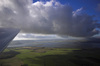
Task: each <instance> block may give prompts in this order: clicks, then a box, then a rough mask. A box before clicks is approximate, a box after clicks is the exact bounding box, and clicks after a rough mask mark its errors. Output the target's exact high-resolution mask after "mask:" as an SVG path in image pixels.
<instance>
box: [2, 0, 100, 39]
mask: <svg viewBox="0 0 100 66" xmlns="http://www.w3.org/2000/svg"><path fill="white" fill-rule="evenodd" d="M99 14H100V0H0V27H1V28H18V29H21V32H22V33H27V34H29V33H32V34H45V35H51V34H55V35H58V36H73V37H92V36H94V35H97V34H99V33H100V23H99V22H100V15H99Z"/></svg>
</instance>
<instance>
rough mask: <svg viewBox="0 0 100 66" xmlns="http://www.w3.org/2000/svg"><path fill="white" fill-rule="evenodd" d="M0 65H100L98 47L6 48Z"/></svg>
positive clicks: (0, 56) (0, 58)
mask: <svg viewBox="0 0 100 66" xmlns="http://www.w3.org/2000/svg"><path fill="white" fill-rule="evenodd" d="M0 66H100V49H96V48H95V49H68V48H45V47H18V48H7V49H6V50H5V51H4V52H3V53H2V54H1V55H0Z"/></svg>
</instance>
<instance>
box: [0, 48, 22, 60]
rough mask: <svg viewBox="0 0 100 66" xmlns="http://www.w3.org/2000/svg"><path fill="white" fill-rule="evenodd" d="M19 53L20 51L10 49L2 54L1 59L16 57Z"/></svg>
mask: <svg viewBox="0 0 100 66" xmlns="http://www.w3.org/2000/svg"><path fill="white" fill-rule="evenodd" d="M17 54H20V52H16V51H13V50H10V51H8V52H3V53H1V54H0V59H8V58H12V57H15V56H16V55H17Z"/></svg>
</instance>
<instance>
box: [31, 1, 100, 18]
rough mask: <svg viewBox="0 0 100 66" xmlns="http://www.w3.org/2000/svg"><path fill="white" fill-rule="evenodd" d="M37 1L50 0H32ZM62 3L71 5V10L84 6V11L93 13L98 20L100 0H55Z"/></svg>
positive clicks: (99, 16)
mask: <svg viewBox="0 0 100 66" xmlns="http://www.w3.org/2000/svg"><path fill="white" fill-rule="evenodd" d="M37 1H43V2H45V1H50V0H33V3H34V2H37ZM55 1H58V2H60V3H62V4H69V5H70V6H72V8H73V10H77V9H79V8H82V7H83V8H84V11H85V12H86V13H88V14H90V15H95V16H96V19H98V20H100V9H99V11H98V8H100V5H99V4H100V0H55Z"/></svg>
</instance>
